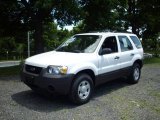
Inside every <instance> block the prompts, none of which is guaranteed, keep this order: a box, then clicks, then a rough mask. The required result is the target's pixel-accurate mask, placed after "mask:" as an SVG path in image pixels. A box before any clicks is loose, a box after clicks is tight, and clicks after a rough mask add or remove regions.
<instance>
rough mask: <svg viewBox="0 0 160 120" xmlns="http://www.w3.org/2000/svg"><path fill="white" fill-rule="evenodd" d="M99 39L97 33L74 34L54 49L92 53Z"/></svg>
mask: <svg viewBox="0 0 160 120" xmlns="http://www.w3.org/2000/svg"><path fill="white" fill-rule="evenodd" d="M100 39H101V36H99V35H76V36H73V37H71V38H70V39H68V40H67V41H66V42H64V43H63V44H62V45H61V46H59V47H58V48H57V49H56V51H62V52H75V53H92V52H94V51H95V50H96V48H97V46H98V44H99V42H100Z"/></svg>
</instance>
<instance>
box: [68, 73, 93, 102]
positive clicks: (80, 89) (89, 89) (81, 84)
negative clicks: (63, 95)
mask: <svg viewBox="0 0 160 120" xmlns="http://www.w3.org/2000/svg"><path fill="white" fill-rule="evenodd" d="M84 92H85V93H84ZM92 93H93V80H92V78H91V77H90V76H89V75H87V74H80V75H78V76H77V77H76V79H75V80H74V83H73V85H72V88H71V91H70V94H69V97H70V99H71V101H72V102H73V103H76V104H84V103H87V102H88V101H89V100H90V99H91V96H92Z"/></svg>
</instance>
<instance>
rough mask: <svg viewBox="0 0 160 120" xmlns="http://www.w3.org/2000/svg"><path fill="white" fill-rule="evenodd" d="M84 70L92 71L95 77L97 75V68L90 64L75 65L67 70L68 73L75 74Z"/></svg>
mask: <svg viewBox="0 0 160 120" xmlns="http://www.w3.org/2000/svg"><path fill="white" fill-rule="evenodd" d="M86 69H89V70H92V71H93V72H94V74H95V75H98V71H97V67H96V66H95V65H94V64H91V63H83V64H79V65H75V66H74V67H72V68H71V69H70V70H69V73H70V74H77V73H78V72H80V71H82V70H86Z"/></svg>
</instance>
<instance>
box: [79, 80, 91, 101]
mask: <svg viewBox="0 0 160 120" xmlns="http://www.w3.org/2000/svg"><path fill="white" fill-rule="evenodd" d="M90 89H91V87H90V83H89V82H88V81H86V80H85V81H82V82H81V83H80V84H79V86H78V96H79V97H80V98H81V99H86V98H87V97H88V96H89V94H90Z"/></svg>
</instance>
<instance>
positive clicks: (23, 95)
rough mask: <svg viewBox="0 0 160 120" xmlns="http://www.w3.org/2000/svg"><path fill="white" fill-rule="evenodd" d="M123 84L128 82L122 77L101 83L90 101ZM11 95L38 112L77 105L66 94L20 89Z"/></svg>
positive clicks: (119, 87)
mask: <svg viewBox="0 0 160 120" xmlns="http://www.w3.org/2000/svg"><path fill="white" fill-rule="evenodd" d="M125 86H128V84H127V83H126V82H125V81H124V79H118V80H115V81H111V82H108V83H106V84H103V85H101V86H99V87H97V88H95V91H94V95H93V98H92V99H91V101H92V100H95V99H96V98H97V97H100V96H102V95H106V94H109V93H111V92H114V91H116V90H117V89H121V88H122V87H125ZM11 97H12V99H13V100H14V101H16V102H17V103H18V104H20V105H22V106H24V107H26V108H28V109H31V110H35V111H40V112H53V111H58V110H62V109H72V108H75V107H78V105H74V104H73V103H71V102H70V101H69V99H68V97H66V96H49V95H45V96H44V95H40V94H37V93H35V92H33V91H32V90H28V91H22V92H19V93H16V94H13V95H12V96H11Z"/></svg>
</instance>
